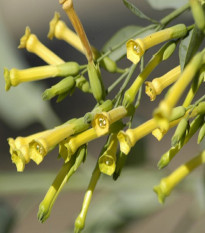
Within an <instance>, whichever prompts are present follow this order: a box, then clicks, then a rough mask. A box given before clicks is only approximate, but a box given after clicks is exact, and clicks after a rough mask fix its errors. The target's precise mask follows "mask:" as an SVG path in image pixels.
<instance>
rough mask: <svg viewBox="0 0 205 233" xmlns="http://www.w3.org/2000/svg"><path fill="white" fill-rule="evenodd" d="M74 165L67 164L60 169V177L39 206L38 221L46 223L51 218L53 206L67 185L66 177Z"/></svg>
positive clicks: (58, 176)
mask: <svg viewBox="0 0 205 233" xmlns="http://www.w3.org/2000/svg"><path fill="white" fill-rule="evenodd" d="M72 165H73V163H70V162H69V163H65V164H63V166H62V168H61V169H60V171H59V173H58V175H57V176H56V178H55V180H54V181H53V183H52V185H51V186H50V188H49V190H48V192H47V193H46V195H45V197H44V199H43V201H42V202H41V203H40V205H39V210H38V215H37V216H38V220H39V221H40V222H42V223H43V222H45V221H46V219H47V218H49V216H50V213H51V209H52V207H53V204H54V202H55V200H56V198H57V196H58V194H59V192H60V190H61V188H62V187H63V186H64V184H65V183H66V180H67V179H66V178H67V177H66V176H67V174H68V172H69V170H70V169H71V167H72Z"/></svg>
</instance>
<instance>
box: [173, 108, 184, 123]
mask: <svg viewBox="0 0 205 233" xmlns="http://www.w3.org/2000/svg"><path fill="white" fill-rule="evenodd" d="M185 113H186V108H184V107H183V106H178V107H176V108H173V110H172V113H171V116H170V121H174V120H177V119H179V118H181V117H183V116H184V115H185Z"/></svg>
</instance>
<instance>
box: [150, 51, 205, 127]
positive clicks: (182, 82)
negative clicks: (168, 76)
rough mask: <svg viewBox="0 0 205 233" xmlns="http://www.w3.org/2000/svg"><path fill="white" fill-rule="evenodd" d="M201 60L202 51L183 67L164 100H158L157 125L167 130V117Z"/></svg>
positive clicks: (155, 115)
mask: <svg viewBox="0 0 205 233" xmlns="http://www.w3.org/2000/svg"><path fill="white" fill-rule="evenodd" d="M202 62H203V52H201V53H198V54H196V55H195V56H194V57H193V59H192V60H191V61H190V62H189V64H188V65H187V66H186V67H185V69H184V71H183V73H182V74H181V75H180V77H179V79H178V80H177V81H176V83H175V84H174V85H173V86H172V88H171V90H170V91H169V93H168V94H167V95H166V97H165V98H164V100H162V101H161V102H160V105H159V107H158V108H157V109H156V110H155V111H154V118H155V120H156V121H157V123H158V126H159V127H160V128H162V129H165V130H167V129H168V127H169V118H170V115H171V112H172V109H173V107H174V106H175V104H176V103H177V102H178V100H179V98H180V97H181V95H182V94H183V92H184V90H185V88H186V87H187V86H188V84H189V83H190V82H191V80H192V79H193V78H194V76H195V74H196V72H197V71H198V70H199V68H200V66H201V65H202Z"/></svg>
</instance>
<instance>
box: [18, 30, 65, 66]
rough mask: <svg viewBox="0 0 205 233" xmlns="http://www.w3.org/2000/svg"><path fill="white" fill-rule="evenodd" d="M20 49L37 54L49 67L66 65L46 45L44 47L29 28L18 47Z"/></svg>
mask: <svg viewBox="0 0 205 233" xmlns="http://www.w3.org/2000/svg"><path fill="white" fill-rule="evenodd" d="M18 48H20V49H22V48H26V50H27V51H29V52H31V53H35V54H36V55H37V56H39V57H40V58H41V59H42V60H44V61H45V62H47V63H48V64H49V65H57V64H62V63H64V60H63V59H61V58H60V57H58V56H57V55H56V54H55V53H53V52H52V51H51V50H50V49H48V48H47V47H46V46H45V45H43V44H42V43H41V42H40V41H39V39H38V37H37V36H36V35H34V34H31V30H30V28H29V27H26V30H25V34H24V36H22V37H21V39H20V45H19V46H18Z"/></svg>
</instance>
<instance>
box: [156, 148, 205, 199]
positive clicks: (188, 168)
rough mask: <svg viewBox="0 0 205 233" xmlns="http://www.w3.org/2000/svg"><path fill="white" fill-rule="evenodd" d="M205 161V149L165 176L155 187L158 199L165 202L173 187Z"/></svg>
mask: <svg viewBox="0 0 205 233" xmlns="http://www.w3.org/2000/svg"><path fill="white" fill-rule="evenodd" d="M203 163H205V151H202V152H201V153H200V154H199V155H198V156H196V157H194V158H193V159H191V160H190V161H188V162H187V163H185V164H184V165H182V166H180V167H179V168H177V169H176V170H175V171H174V172H172V173H171V174H170V175H169V176H167V177H165V178H163V179H162V180H161V181H160V184H159V185H158V186H155V187H154V191H155V192H156V193H157V195H158V200H159V202H160V203H163V202H164V200H165V198H166V197H167V196H169V194H170V193H171V191H172V190H173V188H174V187H175V186H176V185H177V184H178V183H179V182H181V181H182V180H183V179H184V178H185V177H186V176H187V175H189V173H191V172H192V171H193V170H194V169H196V168H197V167H199V166H200V165H201V164H203Z"/></svg>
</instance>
